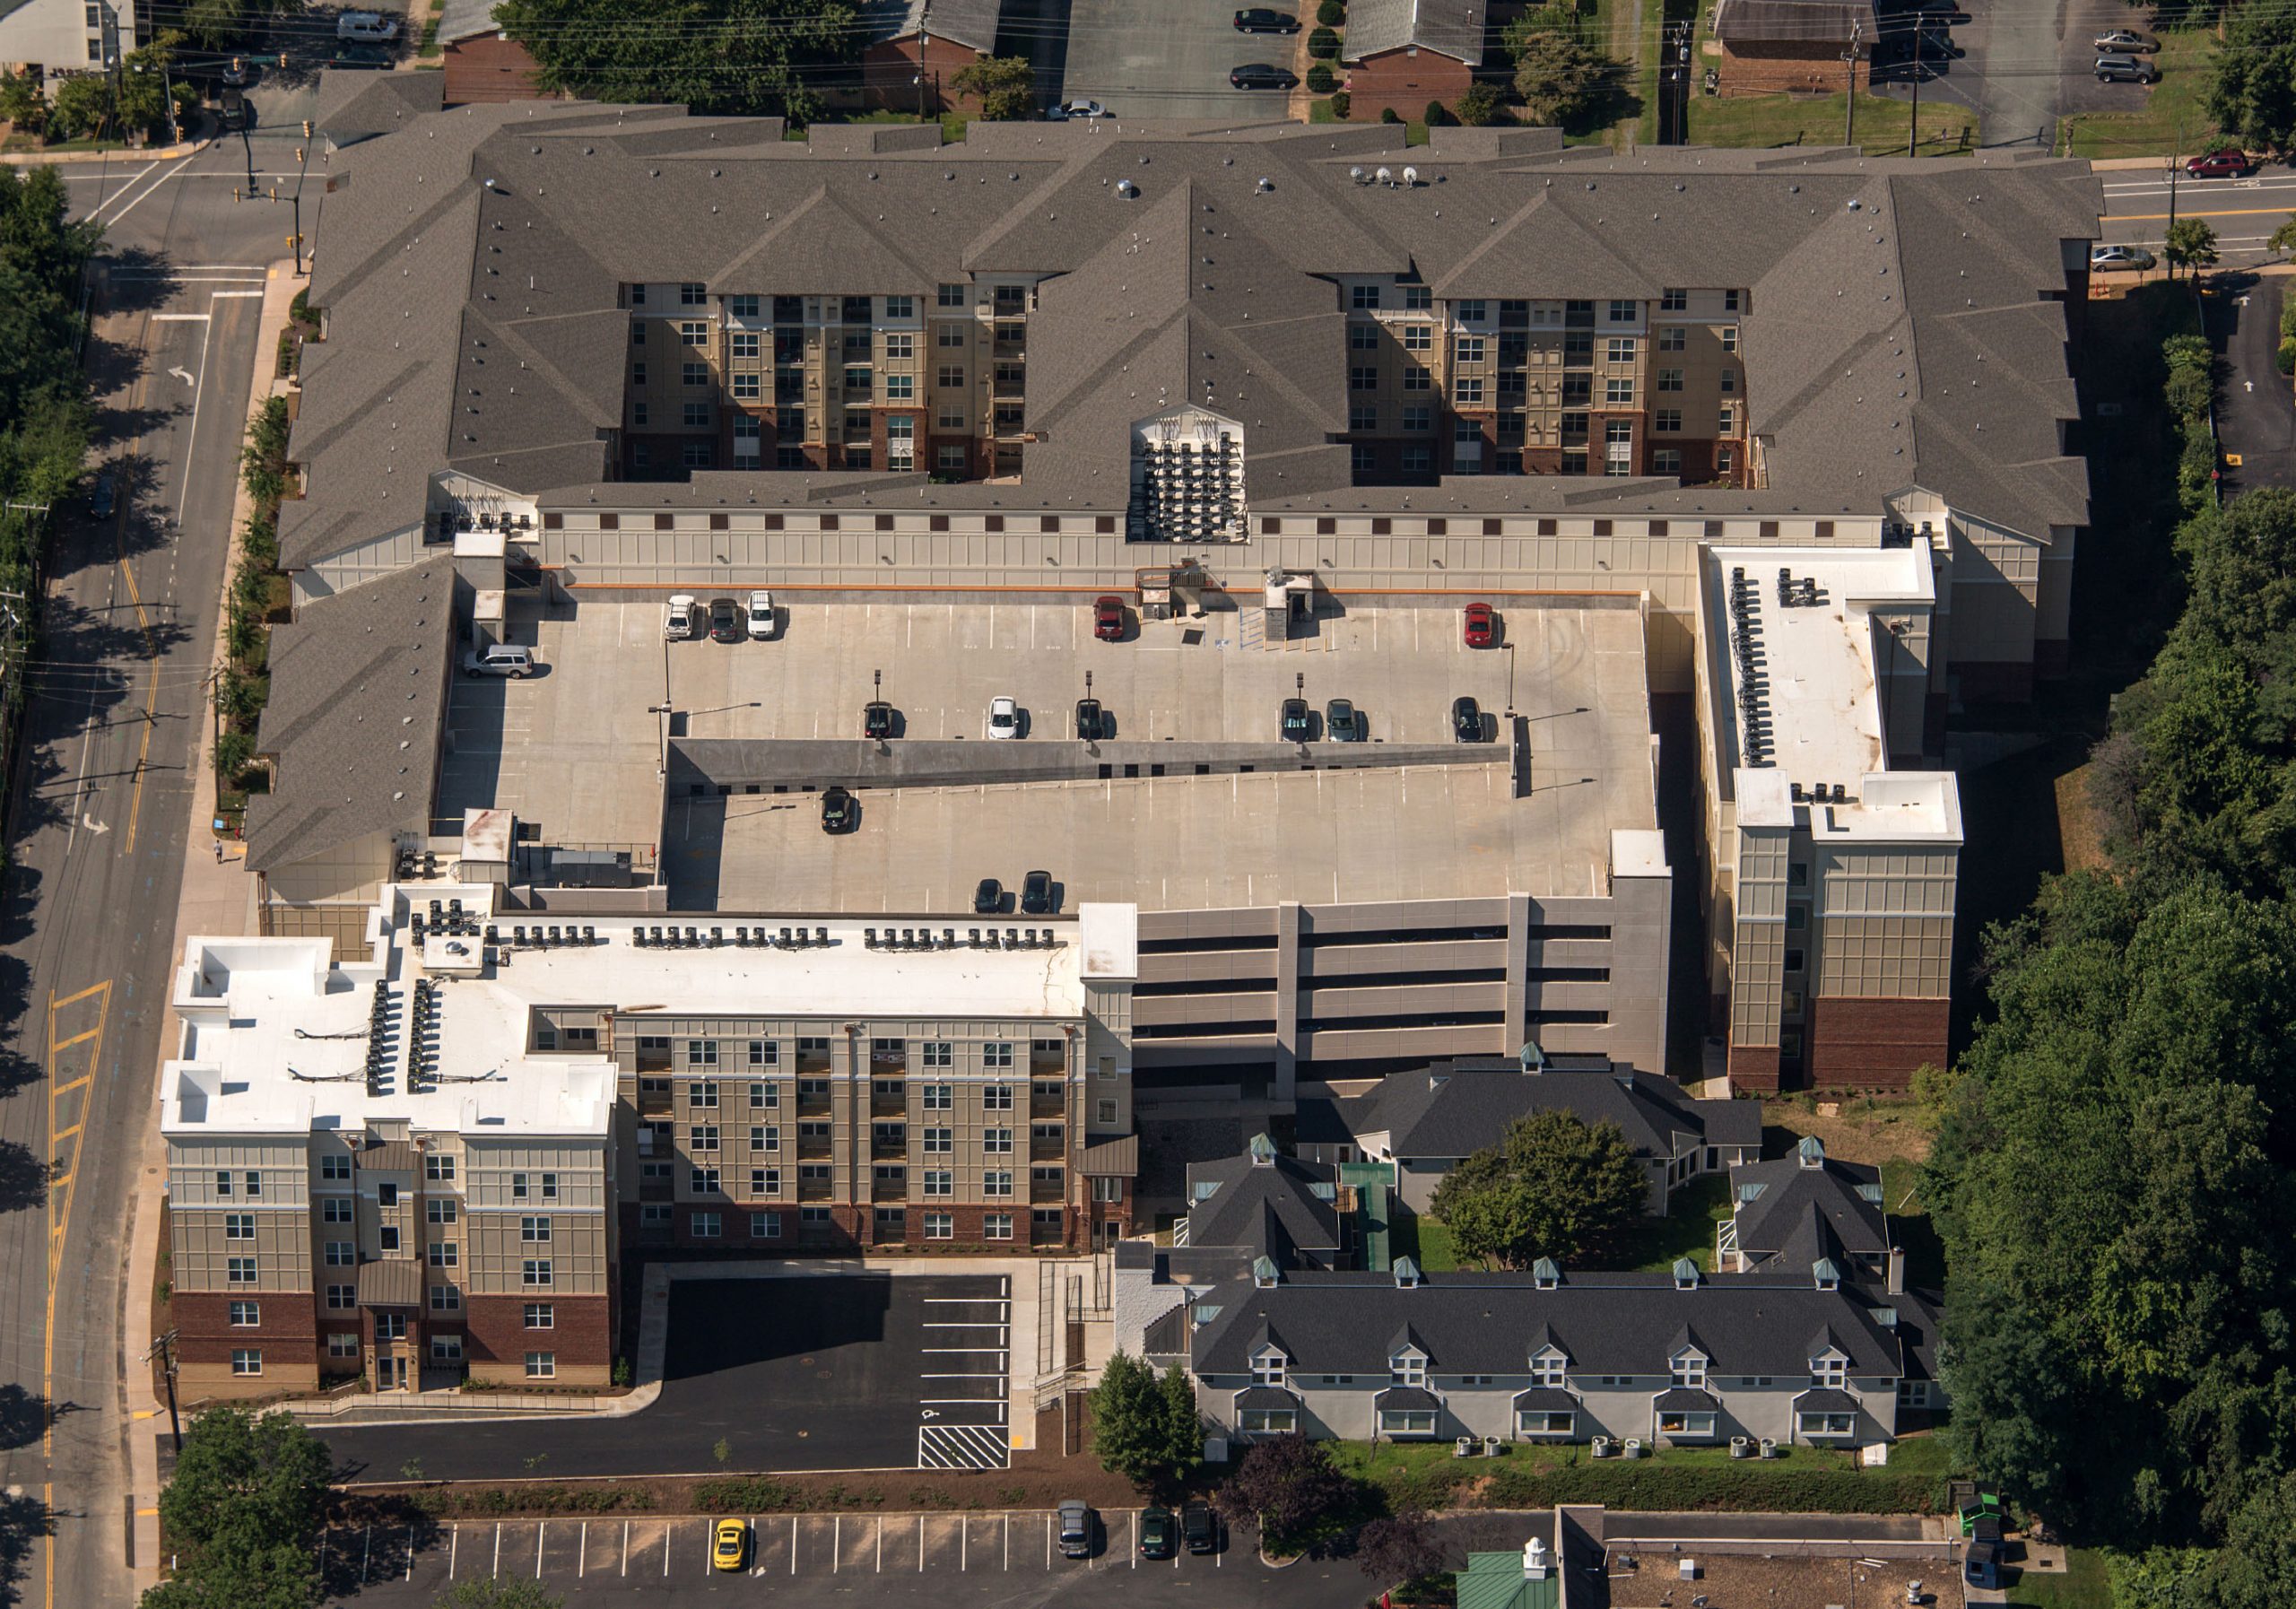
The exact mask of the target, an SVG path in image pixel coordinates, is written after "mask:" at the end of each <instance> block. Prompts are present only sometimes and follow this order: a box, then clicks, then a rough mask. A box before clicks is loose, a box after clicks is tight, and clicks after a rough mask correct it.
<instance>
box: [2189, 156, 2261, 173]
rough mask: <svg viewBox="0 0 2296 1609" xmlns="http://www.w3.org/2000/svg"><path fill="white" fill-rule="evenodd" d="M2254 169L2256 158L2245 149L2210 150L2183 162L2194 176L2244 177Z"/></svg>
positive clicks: (2255, 167)
mask: <svg viewBox="0 0 2296 1609" xmlns="http://www.w3.org/2000/svg"><path fill="white" fill-rule="evenodd" d="M2256 169H2257V163H2256V159H2255V158H2254V157H2252V156H2250V155H2249V154H2248V152H2245V151H2212V152H2209V153H2208V154H2207V155H2206V156H2196V157H2195V158H2193V159H2192V160H2191V161H2188V162H2187V163H2186V164H2185V171H2186V172H2187V173H2189V174H2191V175H2192V176H2193V177H2194V178H2248V175H2249V174H2251V173H2253V172H2255V171H2256Z"/></svg>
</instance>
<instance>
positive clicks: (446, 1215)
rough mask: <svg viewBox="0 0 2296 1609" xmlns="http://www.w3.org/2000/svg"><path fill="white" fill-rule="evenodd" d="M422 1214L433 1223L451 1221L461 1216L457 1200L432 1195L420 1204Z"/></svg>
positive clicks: (460, 1206) (460, 1207) (460, 1208)
mask: <svg viewBox="0 0 2296 1609" xmlns="http://www.w3.org/2000/svg"><path fill="white" fill-rule="evenodd" d="M422 1215H423V1216H424V1217H425V1218H427V1219H429V1220H430V1221H431V1222H433V1223H452V1222H455V1220H456V1219H457V1218H459V1217H461V1216H462V1205H461V1204H460V1203H459V1202H457V1201H454V1200H452V1199H451V1198H449V1197H447V1196H431V1197H429V1198H428V1199H427V1200H425V1201H424V1202H423V1204H422Z"/></svg>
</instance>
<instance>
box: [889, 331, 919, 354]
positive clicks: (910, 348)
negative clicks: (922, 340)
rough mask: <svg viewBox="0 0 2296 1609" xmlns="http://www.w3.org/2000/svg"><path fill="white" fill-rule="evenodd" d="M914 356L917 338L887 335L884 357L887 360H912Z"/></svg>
mask: <svg viewBox="0 0 2296 1609" xmlns="http://www.w3.org/2000/svg"><path fill="white" fill-rule="evenodd" d="M916 355H917V337H916V336H915V335H887V336H886V337H885V356H887V357H889V358H913V357H915V356H916Z"/></svg>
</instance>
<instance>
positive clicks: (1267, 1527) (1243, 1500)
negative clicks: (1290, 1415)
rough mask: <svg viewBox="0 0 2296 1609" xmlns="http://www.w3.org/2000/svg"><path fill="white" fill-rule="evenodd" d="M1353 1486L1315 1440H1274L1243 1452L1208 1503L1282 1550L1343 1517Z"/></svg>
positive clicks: (1351, 1501) (1350, 1503) (1355, 1494)
mask: <svg viewBox="0 0 2296 1609" xmlns="http://www.w3.org/2000/svg"><path fill="white" fill-rule="evenodd" d="M1360 1498H1361V1493H1360V1492H1358V1491H1357V1490H1356V1486H1355V1483H1354V1482H1352V1481H1351V1480H1349V1479H1348V1478H1347V1477H1346V1476H1345V1475H1344V1474H1341V1473H1340V1472H1339V1471H1338V1470H1336V1469H1335V1468H1334V1467H1332V1462H1331V1454H1330V1453H1329V1452H1328V1451H1326V1448H1325V1447H1324V1444H1323V1443H1322V1442H1320V1441H1310V1440H1309V1439H1307V1438H1306V1437H1305V1436H1274V1437H1271V1438H1269V1439H1267V1440H1265V1441H1255V1442H1253V1443H1252V1444H1251V1446H1250V1447H1249V1448H1247V1449H1246V1450H1245V1453H1244V1456H1243V1458H1242V1460H1241V1461H1240V1462H1239V1464H1238V1465H1236V1470H1235V1473H1234V1474H1231V1475H1230V1476H1229V1477H1228V1478H1227V1479H1226V1480H1225V1481H1223V1482H1222V1483H1221V1485H1220V1489H1219V1491H1218V1492H1214V1493H1213V1505H1214V1506H1215V1507H1217V1508H1218V1509H1219V1510H1220V1512H1221V1513H1222V1515H1223V1516H1225V1517H1226V1518H1227V1519H1228V1522H1229V1523H1230V1524H1231V1525H1256V1526H1258V1527H1259V1533H1260V1539H1261V1542H1262V1543H1263V1544H1264V1545H1265V1546H1266V1547H1267V1548H1268V1549H1270V1550H1271V1551H1274V1552H1287V1551H1290V1550H1291V1549H1292V1548H1294V1547H1295V1546H1297V1545H1299V1544H1302V1543H1305V1542H1306V1541H1308V1540H1309V1538H1310V1537H1311V1535H1313V1533H1314V1532H1315V1530H1316V1529H1317V1528H1318V1526H1320V1525H1326V1524H1329V1523H1332V1522H1334V1521H1335V1520H1338V1519H1340V1518H1344V1516H1345V1515H1346V1513H1347V1512H1348V1511H1349V1510H1350V1509H1352V1508H1353V1507H1354V1506H1355V1504H1356V1503H1357V1501H1358V1500H1360Z"/></svg>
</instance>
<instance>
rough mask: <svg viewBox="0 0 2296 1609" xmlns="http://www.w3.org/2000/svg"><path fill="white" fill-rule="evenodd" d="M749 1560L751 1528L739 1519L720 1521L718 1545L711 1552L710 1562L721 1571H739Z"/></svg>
mask: <svg viewBox="0 0 2296 1609" xmlns="http://www.w3.org/2000/svg"><path fill="white" fill-rule="evenodd" d="M749 1558H750V1528H749V1526H746V1525H744V1524H743V1523H742V1522H741V1521H740V1520H738V1519H721V1520H719V1521H718V1545H717V1546H715V1547H713V1548H711V1549H710V1550H709V1561H710V1562H711V1563H712V1564H715V1565H716V1566H717V1567H718V1569H719V1570H739V1569H741V1568H742V1566H743V1565H744V1564H747V1563H748V1562H749Z"/></svg>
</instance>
